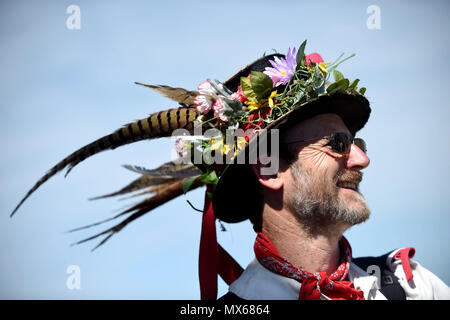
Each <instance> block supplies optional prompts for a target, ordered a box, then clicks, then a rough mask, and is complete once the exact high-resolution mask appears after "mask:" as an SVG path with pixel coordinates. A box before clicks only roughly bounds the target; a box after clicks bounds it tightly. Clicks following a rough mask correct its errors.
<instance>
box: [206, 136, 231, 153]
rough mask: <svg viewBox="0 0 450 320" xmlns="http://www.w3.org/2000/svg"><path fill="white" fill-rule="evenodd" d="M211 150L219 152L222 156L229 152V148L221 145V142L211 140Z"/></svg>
mask: <svg viewBox="0 0 450 320" xmlns="http://www.w3.org/2000/svg"><path fill="white" fill-rule="evenodd" d="M211 150H219V151H220V152H221V153H222V154H227V153H228V152H230V150H231V147H230V146H229V145H227V144H224V143H223V140H218V139H214V138H213V139H211Z"/></svg>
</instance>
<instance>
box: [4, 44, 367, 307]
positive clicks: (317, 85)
mask: <svg viewBox="0 0 450 320" xmlns="http://www.w3.org/2000/svg"><path fill="white" fill-rule="evenodd" d="M305 46H306V41H304V42H303V43H302V44H301V45H300V46H299V48H298V49H295V48H293V49H289V50H288V52H287V54H286V55H282V54H271V55H267V56H263V57H262V58H260V59H258V60H256V61H255V62H253V63H252V64H250V65H248V66H247V67H245V68H243V69H242V70H240V71H239V72H238V73H236V74H235V75H233V76H232V77H231V78H229V79H228V80H227V81H225V82H223V83H221V82H219V81H217V80H211V79H207V80H206V81H204V82H202V83H200V85H199V86H198V90H197V91H193V90H186V89H182V88H176V87H170V86H164V85H148V84H142V83H138V82H137V84H139V85H142V86H145V87H147V88H149V89H152V90H155V91H157V92H159V93H162V94H163V95H165V96H166V97H168V98H169V99H172V100H174V101H176V102H177V103H178V104H179V106H178V107H177V108H173V109H169V110H164V111H160V112H157V113H154V114H151V115H150V116H148V117H147V118H144V119H141V120H138V121H135V122H132V123H129V124H127V125H125V126H123V127H122V128H120V129H118V130H116V131H114V132H113V133H111V134H109V135H106V136H104V137H101V138H99V139H97V140H95V141H94V142H92V143H90V144H88V145H86V146H84V147H82V148H80V149H79V150H77V151H75V152H73V153H72V154H70V155H69V156H68V157H66V158H65V159H63V160H62V161H60V162H59V163H57V164H56V165H55V166H54V167H52V168H51V169H50V170H49V171H48V172H47V173H46V174H45V175H44V176H43V177H42V178H41V179H39V181H37V182H36V184H35V185H34V186H33V187H32V188H31V189H30V190H29V191H28V192H27V193H26V195H25V196H24V198H23V199H22V200H21V201H20V202H19V204H18V205H17V206H16V208H15V209H14V210H13V212H12V213H11V216H12V215H14V214H15V213H16V212H17V210H18V209H19V207H20V206H21V205H22V204H23V203H24V201H25V200H26V199H27V198H28V197H29V196H30V195H31V194H32V193H33V192H34V191H36V189H38V188H39V187H40V186H41V185H42V184H43V183H45V182H46V181H47V180H48V179H50V178H51V177H53V176H54V175H55V174H57V173H58V172H60V171H62V170H64V169H67V171H66V175H67V174H68V173H69V172H70V171H71V170H72V168H73V167H75V166H76V165H77V164H79V163H80V162H82V161H84V160H85V159H86V158H88V157H90V156H93V155H94V154H97V153H99V152H102V151H105V150H109V149H115V148H117V147H120V146H123V145H126V144H130V143H133V142H136V141H141V140H145V139H155V138H160V137H174V138H175V139H176V142H175V150H176V153H177V155H178V157H177V158H176V159H172V161H169V162H167V163H164V164H162V165H161V166H159V167H157V168H155V169H146V168H143V167H138V166H130V165H127V166H125V167H126V168H127V169H129V170H132V171H134V172H137V173H139V174H140V175H141V176H140V177H139V178H138V179H135V180H133V181H132V182H130V183H129V184H128V185H126V186H125V187H124V188H122V189H120V190H118V191H115V192H112V193H110V194H106V195H103V196H99V197H96V198H93V199H99V198H106V197H113V196H119V195H125V194H129V193H134V194H133V196H142V195H145V196H147V197H146V198H144V199H143V200H141V201H140V202H139V203H137V204H135V205H132V206H131V207H129V208H127V209H125V210H124V211H122V212H120V213H119V214H117V215H115V216H113V217H111V218H110V219H107V220H103V221H99V222H96V223H93V224H90V225H87V226H84V227H81V228H77V229H73V230H72V231H75V230H80V229H84V228H88V227H91V226H95V225H99V224H102V223H104V222H106V221H112V220H116V221H117V220H119V219H122V220H121V221H119V222H118V223H117V224H116V225H114V226H113V227H111V228H108V229H106V230H105V231H103V232H101V233H99V234H96V235H94V236H92V237H89V238H87V239H84V240H81V241H79V242H77V243H83V242H86V241H89V240H93V239H95V238H97V237H101V236H103V239H102V240H101V241H100V242H99V243H98V244H97V245H96V247H95V248H97V247H99V246H100V245H102V244H104V243H105V242H106V241H107V240H108V239H110V238H111V237H112V236H113V235H114V234H116V233H117V232H119V231H121V230H122V229H123V228H124V227H125V226H126V225H127V224H128V223H130V222H132V221H134V220H136V219H138V218H139V217H141V216H142V215H144V214H146V213H148V212H150V211H151V210H153V209H155V208H157V207H158V206H160V205H162V204H164V203H166V202H167V201H169V200H172V199H174V198H176V197H178V196H180V195H183V194H186V193H187V192H189V191H191V190H193V189H195V188H198V187H200V186H204V185H206V187H207V188H206V193H205V205H204V209H203V220H202V234H201V241H200V259H199V274H200V288H201V296H202V299H214V298H215V297H216V295H217V275H218V274H219V275H221V277H222V278H223V279H224V280H225V282H227V283H231V282H233V281H234V280H235V279H236V278H237V277H238V276H239V275H240V273H241V272H242V268H241V267H240V266H239V265H238V264H237V263H236V262H235V261H234V260H233V259H232V258H231V256H230V255H229V254H228V253H227V252H226V251H225V250H224V249H223V248H222V247H221V246H220V245H218V244H217V238H216V231H215V223H216V218H218V219H219V220H221V221H225V222H239V221H243V220H245V219H249V218H250V219H252V218H253V217H254V216H255V215H256V214H257V212H258V210H260V205H261V201H258V199H257V198H256V197H253V196H252V195H251V193H250V194H249V192H254V190H255V188H252V183H254V177H253V176H252V172H251V171H250V170H248V165H249V164H250V163H252V162H251V161H253V160H254V159H255V158H254V156H255V155H256V156H257V153H258V152H259V150H260V148H261V142H263V141H266V140H267V135H268V133H270V132H274V131H275V130H273V129H283V128H285V127H287V126H289V125H291V124H293V123H298V122H300V121H302V120H305V119H308V118H310V117H313V116H315V115H318V114H322V113H335V114H337V115H339V116H340V117H341V118H342V120H343V122H344V123H345V125H346V126H347V128H348V129H349V131H350V132H351V133H352V134H353V135H354V134H355V133H356V132H357V131H358V130H360V129H361V128H362V127H363V126H364V125H365V123H366V122H367V120H368V118H369V115H370V107H369V102H368V100H367V99H366V98H365V97H364V93H365V88H361V89H358V84H359V79H356V80H354V81H350V80H349V79H347V78H345V77H344V76H343V74H342V73H341V72H339V71H338V70H337V69H336V68H337V67H338V66H339V65H340V64H341V63H342V62H344V61H346V60H347V59H349V58H351V57H352V56H353V55H351V56H349V57H347V58H343V55H341V56H340V57H339V58H338V59H337V60H336V61H334V62H333V63H329V62H325V61H324V60H323V59H322V57H321V56H320V55H319V54H317V53H313V54H309V55H306V54H305ZM252 181H253V182H252ZM95 248H94V249H95Z"/></svg>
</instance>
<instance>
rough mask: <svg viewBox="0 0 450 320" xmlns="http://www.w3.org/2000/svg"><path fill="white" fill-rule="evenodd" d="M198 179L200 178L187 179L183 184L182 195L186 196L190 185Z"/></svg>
mask: <svg viewBox="0 0 450 320" xmlns="http://www.w3.org/2000/svg"><path fill="white" fill-rule="evenodd" d="M198 177H200V176H195V177H192V178H189V179H187V180H186V181H185V182H184V183H183V193H184V194H186V192H188V191H189V189H190V188H191V186H192V184H193V183H194V181H195V180H197V178H198Z"/></svg>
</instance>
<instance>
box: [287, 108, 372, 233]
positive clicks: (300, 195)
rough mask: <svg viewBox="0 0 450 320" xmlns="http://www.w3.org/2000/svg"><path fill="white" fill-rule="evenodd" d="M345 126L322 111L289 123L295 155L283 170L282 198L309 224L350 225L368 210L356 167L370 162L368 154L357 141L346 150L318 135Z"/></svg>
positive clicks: (290, 146) (337, 130)
mask: <svg viewBox="0 0 450 320" xmlns="http://www.w3.org/2000/svg"><path fill="white" fill-rule="evenodd" d="M335 132H346V133H348V132H349V131H348V128H347V127H346V126H345V124H344V122H343V121H342V119H341V118H340V117H339V116H337V115H336V114H322V115H318V116H315V117H313V118H311V119H308V120H305V121H303V122H301V124H298V125H295V126H293V127H291V128H289V129H288V131H287V132H286V135H285V139H284V140H285V141H286V142H290V141H295V140H309V139H314V138H318V139H317V140H314V141H308V142H294V143H289V148H290V149H291V151H292V152H295V153H296V154H297V155H298V159H297V161H295V162H294V163H293V164H292V165H291V166H290V167H289V169H287V170H286V171H285V172H284V173H283V175H284V181H285V184H284V188H285V192H286V193H285V194H286V197H285V204H286V206H287V207H288V208H289V209H290V210H291V211H293V212H295V213H296V214H297V217H298V218H299V219H300V220H301V221H302V223H303V224H304V225H305V226H307V227H310V228H320V227H326V226H328V225H331V224H333V223H337V222H339V223H345V224H347V225H350V226H351V225H354V224H358V223H361V222H363V221H365V220H366V219H367V218H368V217H369V215H370V210H369V208H368V206H367V204H366V202H365V200H364V197H363V196H362V195H361V194H360V193H359V188H358V187H359V183H360V182H361V180H362V173H361V172H360V170H362V169H364V168H366V167H367V166H368V165H369V162H370V160H369V158H368V157H367V156H366V155H365V154H364V152H363V151H362V150H361V149H359V148H358V147H357V146H356V145H354V144H352V145H351V147H350V150H349V151H348V152H346V153H344V154H340V153H337V152H336V151H333V150H332V149H331V147H330V146H327V143H328V140H326V139H321V138H322V137H325V136H328V135H330V134H332V133H335Z"/></svg>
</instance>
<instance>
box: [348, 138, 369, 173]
mask: <svg viewBox="0 0 450 320" xmlns="http://www.w3.org/2000/svg"><path fill="white" fill-rule="evenodd" d="M369 163H370V159H369V157H368V156H367V155H366V154H365V153H364V152H363V151H362V150H361V149H360V148H358V147H357V146H356V145H355V144H352V145H351V146H350V153H349V155H348V158H347V168H348V169H350V168H353V169H358V170H362V169H365V168H367V167H368V166H369Z"/></svg>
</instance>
